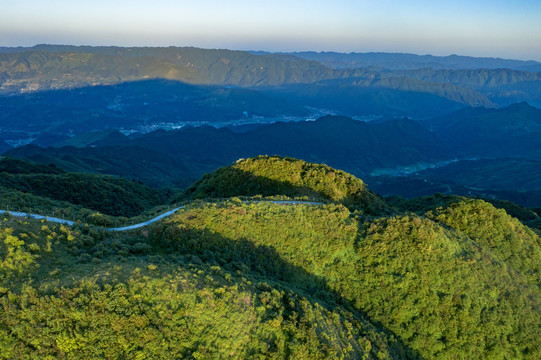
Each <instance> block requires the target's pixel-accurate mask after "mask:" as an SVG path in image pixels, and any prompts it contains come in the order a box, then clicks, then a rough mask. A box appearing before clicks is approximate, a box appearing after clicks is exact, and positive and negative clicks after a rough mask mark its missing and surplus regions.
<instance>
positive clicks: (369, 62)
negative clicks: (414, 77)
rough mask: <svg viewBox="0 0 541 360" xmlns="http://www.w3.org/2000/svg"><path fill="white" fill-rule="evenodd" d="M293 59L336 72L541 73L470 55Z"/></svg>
mask: <svg viewBox="0 0 541 360" xmlns="http://www.w3.org/2000/svg"><path fill="white" fill-rule="evenodd" d="M289 54H291V55H294V56H298V57H301V58H303V59H307V60H315V61H319V62H320V63H322V64H325V65H327V66H329V67H332V68H335V69H344V68H359V67H380V68H385V69H389V70H405V69H422V68H432V69H500V68H506V69H513V70H523V71H530V72H538V71H541V63H539V62H537V61H522V60H510V59H500V58H487V57H471V56H459V55H450V56H433V55H415V54H408V53H385V52H369V53H337V52H313V51H308V52H293V53H289Z"/></svg>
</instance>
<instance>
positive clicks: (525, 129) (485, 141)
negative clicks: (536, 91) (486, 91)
mask: <svg viewBox="0 0 541 360" xmlns="http://www.w3.org/2000/svg"><path fill="white" fill-rule="evenodd" d="M424 123H425V124H426V125H427V126H429V127H431V128H432V129H433V130H434V131H435V132H436V133H437V134H439V135H440V137H441V138H442V139H444V141H445V142H446V143H447V144H448V145H449V147H450V148H451V149H452V150H453V151H454V152H455V153H457V154H462V155H463V156H476V157H495V156H496V157H509V156H519V157H525V158H530V159H541V146H540V144H541V110H540V109H537V108H535V107H532V106H530V105H528V104H526V103H518V104H513V105H511V106H508V107H506V108H503V109H485V108H475V109H472V108H470V109H462V110H459V111H457V112H454V113H451V114H449V115H445V116H442V117H438V118H434V119H431V120H427V121H425V122H424Z"/></svg>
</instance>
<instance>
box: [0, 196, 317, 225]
mask: <svg viewBox="0 0 541 360" xmlns="http://www.w3.org/2000/svg"><path fill="white" fill-rule="evenodd" d="M261 202H268V203H272V204H282V205H324V203H320V202H314V201H298V200H248V201H243V203H261ZM184 207H185V205H183V206H179V207H177V208H174V209H172V210H169V211H167V212H164V213H163V214H161V215H158V216H156V217H155V218H153V219H150V220H148V221H144V222H141V223H138V224H134V225H129V226H123V227H116V228H104V229H105V230H107V231H128V230H134V229H138V228H141V227H144V226H148V225H150V224H152V223H154V222H156V221H160V220H161V219H163V218H166V217H168V216H171V215H173V214H174V213H175V212H177V211H178V210H180V209H184ZM7 213H9V214H11V215H13V216H17V217H29V218H32V219H37V220H45V221H50V222H54V223H58V224H64V225H69V226H73V225H75V222H74V221H70V220H64V219H59V218H57V217H53V216H46V215H38V214H30V213H25V212H20V211H8V210H0V214H7Z"/></svg>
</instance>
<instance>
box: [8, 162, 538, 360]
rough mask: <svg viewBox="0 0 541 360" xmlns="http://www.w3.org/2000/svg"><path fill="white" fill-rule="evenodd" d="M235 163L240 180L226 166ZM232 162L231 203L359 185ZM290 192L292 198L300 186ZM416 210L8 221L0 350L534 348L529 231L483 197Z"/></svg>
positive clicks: (333, 208) (223, 210) (341, 192)
mask: <svg viewBox="0 0 541 360" xmlns="http://www.w3.org/2000/svg"><path fill="white" fill-rule="evenodd" d="M235 165H236V166H237V167H238V168H239V170H243V171H245V173H248V174H250V175H249V176H248V177H244V178H239V177H238V176H236V175H238V174H236V175H235V174H232V173H231V171H230V169H234V167H235ZM7 167H10V168H14V169H16V170H15V171H18V172H19V173H25V172H31V171H33V170H39V171H41V169H40V168H39V167H40V165H28V166H25V165H24V164H22V163H18V162H15V163H13V164H11V165H10V166H6V168H7ZM25 169H27V170H25ZM46 169H47V168H45V169H43V170H46ZM51 169H52V171H53V172H57V170H55V168H51ZM230 169H222V170H221V171H217V172H216V173H215V174H214V175H212V176H213V177H214V178H215V180H214V182H213V185H216V187H217V188H218V189H223V190H227V191H231V193H230V194H229V195H230V196H235V195H246V193H245V192H244V193H243V190H244V189H243V188H242V182H243V181H246V183H245V184H246V188H247V189H248V190H250V191H252V190H253V191H255V192H260V193H261V194H260V195H263V193H265V191H267V194H270V193H273V194H274V195H278V194H279V193H280V190H284V189H285V190H287V186H284V185H287V182H288V181H292V182H291V183H290V184H289V186H290V189H291V187H293V188H294V187H295V186H297V187H299V186H300V187H303V186H305V187H307V188H312V189H314V190H317V191H318V192H320V194H321V195H320V196H323V198H324V197H325V196H327V200H328V201H332V202H334V201H340V200H341V199H343V198H341V197H340V196H347V194H348V193H349V192H351V193H352V194H355V191H356V190H355V189H357V190H360V191H361V193H362V192H365V191H367V189H366V187H365V185H364V183H363V182H362V181H361V180H359V179H355V178H354V177H352V176H351V175H348V174H345V173H343V172H341V171H339V170H336V169H332V168H329V167H327V166H324V165H319V164H308V163H305V162H303V161H299V160H295V159H290V158H285V159H281V158H277V157H259V158H255V159H246V160H241V161H239V162H238V163H236V164H233V166H232V167H231V168H230ZM228 171H229V172H228ZM212 176H211V177H206V178H204V179H202V180H201V182H199V183H196V184H195V185H194V189H199V190H202V189H203V187H204V185H203V184H205V182H206V183H207V185H209V184H210V179H211V178H212ZM273 176H275V177H276V178H274V181H275V182H269V181H267V182H264V181H256V180H257V178H258V177H266V178H268V179H272V177H273ZM218 182H221V183H222V185H223V187H220V186H219V185H218ZM235 182H238V184H237V185H238V186H237V187H232V188H227V185H228V184H233V183H235ZM256 182H257V184H259V185H260V187H259V188H257V189H256V186H255V183H256ZM276 182H279V183H281V184H282V185H283V186H282V187H281V188H280V187H277V186H275V185H276ZM266 186H268V187H269V188H266ZM300 190H301V191H299V192H298V193H296V194H295V193H290V194H289V195H300V196H303V195H306V192H303V191H302V189H300ZM328 190H329V191H330V192H329V191H328ZM237 191H238V192H237ZM195 193H196V192H192V194H195ZM325 194H327V195H325ZM363 196H364V197H363V199H365V200H366V201H368V202H376V203H377V202H380V203H381V202H383V201H384V200H383V199H381V198H379V197H376V196H375V195H370V194H365V195H363ZM364 205H365V206H366V202H365V204H364ZM418 205H419V207H418V208H417V212H416V213H412V212H409V211H408V210H406V207H405V206H404V205H399V204H398V203H396V202H395V203H389V204H386V206H387V208H386V209H385V211H382V212H379V213H378V214H376V213H372V214H370V213H369V212H368V213H367V212H356V213H355V214H352V213H351V211H350V210H349V209H348V208H346V207H344V206H343V205H341V204H338V203H329V204H328V205H289V206H286V205H279V204H273V203H268V202H260V203H256V202H251V203H242V202H240V201H239V200H238V199H236V198H231V199H230V201H226V202H219V203H216V202H206V201H204V200H198V201H195V202H193V203H191V204H190V205H188V206H187V207H186V208H185V209H182V210H180V211H179V212H178V213H177V214H176V215H174V216H172V217H170V218H168V219H166V220H164V221H162V222H160V223H157V224H155V225H153V226H151V228H150V229H148V230H144V231H134V232H131V233H128V234H115V233H111V232H100V231H98V229H94V228H92V227H89V226H85V225H84V224H81V225H77V226H75V227H74V228H72V229H68V228H66V227H65V226H56V225H51V224H43V223H40V222H36V221H33V220H30V219H23V220H17V219H15V218H12V217H6V216H4V217H3V219H0V240H1V241H0V308H1V311H0V318H1V321H0V334H2V337H1V338H0V349H1V350H2V351H1V352H0V353H1V354H2V356H4V357H5V358H13V357H15V358H16V357H23V358H24V357H31V356H34V357H46V356H54V357H58V358H72V357H122V356H124V357H153V358H158V359H161V358H170V357H171V355H172V354H174V356H178V357H194V358H209V357H230V358H239V359H246V358H259V357H287V356H292V357H295V358H299V359H302V358H306V359H314V358H322V359H325V358H336V357H343V358H351V359H356V358H362V357H365V358H367V359H372V358H373V359H376V358H377V359H405V358H406V359H407V358H411V359H440V358H493V359H505V358H522V359H536V358H538V357H539V355H540V354H541V353H540V351H541V343H540V340H539V337H538V336H537V334H538V333H539V331H540V330H541V315H540V314H539V312H538V311H537V309H538V307H539V301H540V300H541V288H540V286H539V284H540V281H541V239H540V238H539V236H538V235H537V234H536V233H534V232H533V231H532V230H531V229H529V228H528V227H526V226H524V225H523V224H522V223H520V222H519V221H518V220H517V219H514V218H512V217H510V216H509V215H508V214H507V213H506V212H505V211H504V210H501V209H496V208H494V207H493V206H492V205H490V204H488V203H486V202H484V201H482V200H473V199H467V198H460V197H455V198H443V197H438V196H436V197H433V198H432V199H419V204H418ZM408 206H409V207H412V206H414V205H413V203H412V202H410V205H408ZM391 207H393V208H394V209H393V210H391V212H392V213H389V211H388V210H389V209H391Z"/></svg>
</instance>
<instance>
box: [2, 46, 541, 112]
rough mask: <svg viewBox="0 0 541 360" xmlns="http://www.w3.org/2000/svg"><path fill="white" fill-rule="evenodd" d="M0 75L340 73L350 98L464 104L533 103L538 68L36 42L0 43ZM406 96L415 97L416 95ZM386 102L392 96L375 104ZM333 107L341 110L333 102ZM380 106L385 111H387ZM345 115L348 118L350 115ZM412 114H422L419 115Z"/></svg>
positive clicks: (9, 85)
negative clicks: (399, 66) (383, 94)
mask: <svg viewBox="0 0 541 360" xmlns="http://www.w3.org/2000/svg"><path fill="white" fill-rule="evenodd" d="M480 63H482V61H481V62H480ZM506 64H514V63H513V62H512V61H511V62H507V63H506V62H502V65H506ZM526 64H529V63H526ZM532 66H535V65H532ZM526 68H528V66H526V67H525V69H526ZM0 74H2V76H1V77H0V91H1V92H3V93H12V94H14V93H20V92H29V91H30V92H33V91H37V90H40V91H43V90H48V89H68V88H81V87H85V86H95V85H111V84H118V83H121V82H128V81H137V80H146V79H158V78H159V79H169V80H173V81H180V82H183V83H187V84H194V85H195V84H197V85H211V84H212V85H219V86H240V87H250V88H257V89H258V90H261V91H266V88H267V87H283V86H285V87H288V86H290V85H299V84H316V83H319V82H322V81H330V80H331V81H332V80H340V79H343V80H349V81H354V82H355V87H362V88H363V89H364V92H365V93H367V94H363V93H362V92H361V93H358V94H357V96H358V95H360V94H362V95H363V97H365V98H367V99H370V94H373V92H377V91H378V89H380V88H382V89H386V90H387V91H390V92H391V93H392V94H394V96H398V97H399V98H403V97H404V96H405V95H404V94H402V92H407V93H410V95H414V94H415V93H416V92H419V93H420V94H421V95H423V94H431V95H433V96H435V97H436V99H430V98H427V97H426V96H425V98H424V101H425V102H426V101H428V100H431V101H438V100H437V99H446V100H448V101H451V102H454V103H457V104H462V105H468V106H496V105H508V104H510V103H512V102H517V101H530V102H532V103H533V104H538V103H539V101H541V100H540V99H539V98H538V96H537V95H535V92H534V91H532V89H535V88H536V87H537V88H538V87H539V83H540V81H541V80H540V78H539V73H533V72H528V71H519V70H512V69H493V68H489V69H483V68H479V69H466V70H449V69H439V68H436V69H435V70H433V69H429V68H426V69H415V70H391V71H389V70H381V69H375V68H371V69H367V68H362V67H361V66H357V67H354V68H349V69H345V68H342V69H334V68H331V67H328V66H326V65H324V64H322V63H320V62H317V61H313V60H308V59H304V58H301V57H298V56H293V55H280V54H254V53H250V52H245V51H232V50H211V49H199V48H188V47H185V48H177V47H168V48H122V47H88V46H81V47H76V46H57V45H40V46H35V47H32V48H23V49H11V51H10V49H3V51H0ZM355 79H356V80H355ZM355 87H354V88H355ZM322 90H325V92H326V93H332V91H334V90H335V89H334V87H328V86H327V87H325V88H323V89H320V91H322ZM369 90H370V91H369ZM372 90H373V91H372ZM421 95H420V96H421ZM413 99H416V100H417V101H421V100H419V99H417V98H416V97H413ZM381 101H382V100H381V99H380V102H381ZM390 104H392V102H384V103H383V104H381V105H386V106H389V105H390ZM334 105H338V104H334ZM448 106H449V105H448ZM435 108H437V107H435ZM334 110H335V111H343V110H342V109H340V108H335V109H334ZM349 110H351V109H348V111H349ZM357 110H359V109H357ZM374 110H378V111H381V110H382V109H378V107H377V106H374V107H373V108H368V109H364V111H365V112H364V114H370V112H368V111H374ZM383 110H385V111H386V112H387V113H389V110H386V109H385V108H384V109H383ZM401 110H402V114H404V113H405V110H406V109H405V108H404V109H401ZM410 112H411V110H410ZM349 115H352V116H354V115H357V113H349ZM406 115H408V114H406ZM412 115H417V114H415V113H412ZM419 116H426V115H425V114H422V113H420V114H419Z"/></svg>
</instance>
